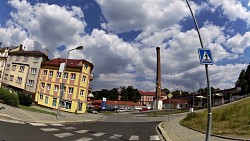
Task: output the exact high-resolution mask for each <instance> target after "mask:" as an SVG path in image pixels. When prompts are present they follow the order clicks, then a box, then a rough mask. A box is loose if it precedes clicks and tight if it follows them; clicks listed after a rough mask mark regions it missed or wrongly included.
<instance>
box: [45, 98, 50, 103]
mask: <svg viewBox="0 0 250 141" xmlns="http://www.w3.org/2000/svg"><path fill="white" fill-rule="evenodd" d="M48 103H49V97H48V96H45V104H48Z"/></svg>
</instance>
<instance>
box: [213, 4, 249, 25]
mask: <svg viewBox="0 0 250 141" xmlns="http://www.w3.org/2000/svg"><path fill="white" fill-rule="evenodd" d="M209 2H210V3H211V4H212V5H214V6H215V7H216V8H218V7H220V6H221V7H222V9H223V13H224V15H226V16H227V17H228V18H229V19H230V20H237V19H242V20H245V21H246V22H248V24H250V12H249V11H248V10H247V8H246V7H244V6H242V4H241V2H240V1H238V0H209Z"/></svg>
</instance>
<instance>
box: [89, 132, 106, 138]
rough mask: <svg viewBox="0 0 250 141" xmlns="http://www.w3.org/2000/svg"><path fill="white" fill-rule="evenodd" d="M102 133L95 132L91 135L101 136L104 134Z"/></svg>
mask: <svg viewBox="0 0 250 141" xmlns="http://www.w3.org/2000/svg"><path fill="white" fill-rule="evenodd" d="M104 134H105V133H102V132H97V133H94V134H92V136H95V137H100V136H102V135H104Z"/></svg>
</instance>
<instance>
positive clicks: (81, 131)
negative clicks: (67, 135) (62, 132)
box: [75, 130, 89, 134]
mask: <svg viewBox="0 0 250 141" xmlns="http://www.w3.org/2000/svg"><path fill="white" fill-rule="evenodd" d="M88 131H89V130H78V131H75V132H76V133H80V134H82V133H86V132H88Z"/></svg>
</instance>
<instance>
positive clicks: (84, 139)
mask: <svg viewBox="0 0 250 141" xmlns="http://www.w3.org/2000/svg"><path fill="white" fill-rule="evenodd" d="M91 140H93V139H92V138H88V137H83V138H80V139H77V140H75V141H91Z"/></svg>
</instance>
